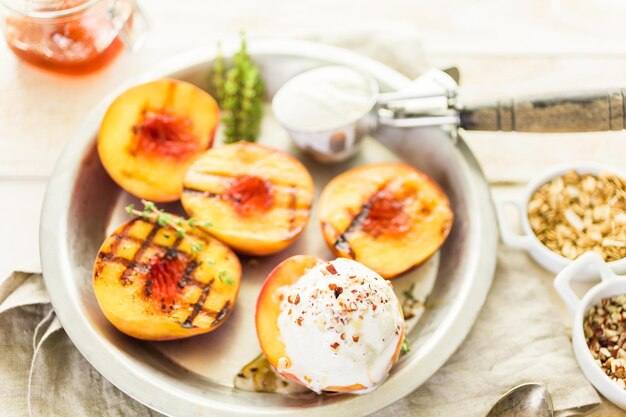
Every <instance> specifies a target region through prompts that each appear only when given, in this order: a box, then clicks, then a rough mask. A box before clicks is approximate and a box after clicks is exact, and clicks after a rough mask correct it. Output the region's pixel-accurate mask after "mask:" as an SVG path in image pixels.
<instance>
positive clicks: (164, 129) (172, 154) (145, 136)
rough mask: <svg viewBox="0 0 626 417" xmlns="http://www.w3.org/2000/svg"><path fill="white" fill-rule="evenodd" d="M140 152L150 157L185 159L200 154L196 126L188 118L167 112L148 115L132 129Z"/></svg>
mask: <svg viewBox="0 0 626 417" xmlns="http://www.w3.org/2000/svg"><path fill="white" fill-rule="evenodd" d="M132 131H133V134H134V135H135V136H136V144H135V147H136V151H137V152H139V153H142V154H145V155H149V156H157V157H159V156H161V157H165V158H173V159H184V158H187V157H188V156H189V155H191V154H194V153H197V152H198V151H200V144H199V143H198V141H197V139H196V138H195V136H194V135H193V133H191V132H192V131H193V122H192V121H191V119H189V118H188V117H181V116H177V115H174V114H169V113H167V112H165V111H164V110H159V111H144V112H142V115H141V120H140V121H139V122H138V123H137V124H135V125H134V126H133V127H132Z"/></svg>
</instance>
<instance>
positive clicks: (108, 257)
mask: <svg viewBox="0 0 626 417" xmlns="http://www.w3.org/2000/svg"><path fill="white" fill-rule="evenodd" d="M178 253H181V254H183V255H184V252H182V251H178ZM98 257H99V258H100V259H102V260H104V261H106V262H112V263H119V264H121V265H123V266H128V265H129V264H130V262H131V260H130V259H126V258H122V257H121V256H115V255H112V254H110V253H99V254H98ZM198 266H200V263H199V262H197V261H196V265H195V267H194V268H193V269H194V270H195V269H196V268H197V267H198ZM150 267H151V265H149V264H147V263H144V262H136V263H135V270H136V271H138V272H140V273H142V274H147V273H148V272H150ZM192 272H193V271H190V274H189V277H187V280H186V284H187V285H195V286H196V287H199V288H204V286H205V285H206V283H204V282H202V281H198V280H197V279H195V278H194V277H193V276H192V275H191V273H192Z"/></svg>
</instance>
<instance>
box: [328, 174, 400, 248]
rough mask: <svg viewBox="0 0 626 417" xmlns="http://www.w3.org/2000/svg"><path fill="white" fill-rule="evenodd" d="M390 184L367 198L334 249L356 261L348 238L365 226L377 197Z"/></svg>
mask: <svg viewBox="0 0 626 417" xmlns="http://www.w3.org/2000/svg"><path fill="white" fill-rule="evenodd" d="M390 182H391V181H388V182H386V183H384V184H383V185H381V186H380V187H378V189H377V190H376V191H375V192H374V193H373V194H372V195H370V196H369V197H368V198H367V201H366V202H365V203H364V204H362V205H361V208H360V209H359V212H358V213H357V214H356V215H355V216H354V217H353V218H352V221H351V222H350V224H349V225H348V227H347V228H346V230H344V231H343V232H342V233H340V234H339V236H338V237H337V239H336V240H335V243H333V247H334V248H335V249H337V250H338V251H340V252H343V253H347V254H348V256H349V257H350V258H352V259H354V257H355V253H354V250H353V249H352V246H351V245H350V242H348V237H349V236H350V234H351V233H352V232H354V231H356V230H358V229H359V228H360V227H361V226H362V225H363V222H364V221H365V219H366V218H367V216H368V215H369V213H370V210H371V208H372V204H374V201H375V200H376V198H377V195H378V194H379V193H381V192H382V191H384V190H385V188H387V186H388V185H389V183H390Z"/></svg>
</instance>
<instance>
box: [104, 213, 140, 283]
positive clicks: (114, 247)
mask: <svg viewBox="0 0 626 417" xmlns="http://www.w3.org/2000/svg"><path fill="white" fill-rule="evenodd" d="M135 220H136V219H135ZM135 220H132V221H130V222H128V223H126V224H125V225H124V227H123V228H122V231H121V232H120V233H119V234H116V235H113V236H112V238H113V239H115V241H114V242H113V243H112V244H111V246H110V247H109V252H100V253H98V257H100V258H102V256H104V255H110V256H116V255H115V252H117V248H119V246H120V245H121V244H122V241H123V240H124V237H125V236H127V233H128V231H129V230H130V228H131V227H132V226H133V224H135ZM122 259H124V258H122ZM104 265H105V263H103V262H97V263H96V266H95V268H94V269H95V271H94V276H95V277H96V278H98V277H99V276H100V274H101V273H102V269H103V268H104Z"/></svg>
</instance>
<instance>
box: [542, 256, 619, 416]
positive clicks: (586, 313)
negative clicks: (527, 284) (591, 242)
mask: <svg viewBox="0 0 626 417" xmlns="http://www.w3.org/2000/svg"><path fill="white" fill-rule="evenodd" d="M590 269H591V270H593V271H594V272H595V276H596V277H597V276H598V275H599V276H600V278H601V279H602V282H600V283H599V284H597V285H595V286H594V287H593V288H591V289H590V290H589V291H588V292H587V293H586V294H585V296H584V297H583V298H582V299H579V298H578V297H577V295H576V293H575V292H574V291H573V290H572V287H571V283H572V281H577V280H580V276H581V274H585V273H588V271H589V270H590ZM554 288H555V289H556V291H557V293H558V294H559V296H560V297H561V298H562V299H563V301H564V302H565V304H566V305H567V308H568V310H569V313H570V316H571V317H572V319H573V322H572V345H573V348H574V354H575V356H576V360H577V361H578V365H579V366H580V368H581V370H582V371H583V373H584V374H585V376H586V377H587V379H588V380H589V382H591V384H592V385H593V386H594V387H595V388H596V389H597V390H598V391H599V392H600V393H601V394H602V395H604V396H605V397H606V398H608V399H609V401H611V402H612V403H614V404H615V405H617V406H619V407H620V408H622V409H624V410H626V276H623V275H617V274H616V273H615V272H614V271H613V270H612V269H611V268H610V267H609V266H608V264H607V263H606V262H605V261H604V260H603V259H602V257H601V256H600V255H599V254H597V253H595V252H587V253H585V254H584V255H582V256H580V257H579V258H578V259H576V260H575V261H574V262H572V263H571V264H570V265H568V266H567V267H566V268H565V269H563V270H562V271H561V272H560V273H559V274H558V275H557V277H556V279H555V280H554Z"/></svg>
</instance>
